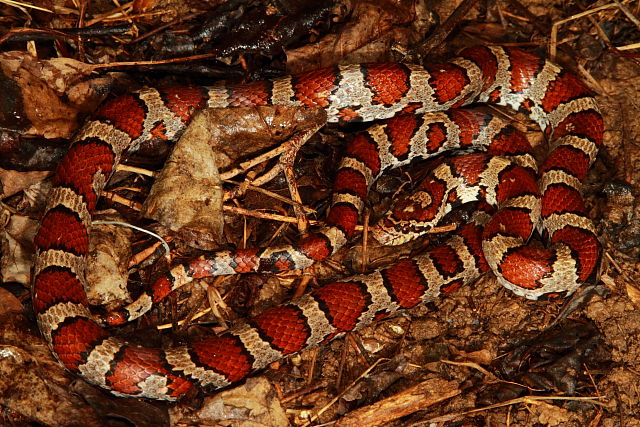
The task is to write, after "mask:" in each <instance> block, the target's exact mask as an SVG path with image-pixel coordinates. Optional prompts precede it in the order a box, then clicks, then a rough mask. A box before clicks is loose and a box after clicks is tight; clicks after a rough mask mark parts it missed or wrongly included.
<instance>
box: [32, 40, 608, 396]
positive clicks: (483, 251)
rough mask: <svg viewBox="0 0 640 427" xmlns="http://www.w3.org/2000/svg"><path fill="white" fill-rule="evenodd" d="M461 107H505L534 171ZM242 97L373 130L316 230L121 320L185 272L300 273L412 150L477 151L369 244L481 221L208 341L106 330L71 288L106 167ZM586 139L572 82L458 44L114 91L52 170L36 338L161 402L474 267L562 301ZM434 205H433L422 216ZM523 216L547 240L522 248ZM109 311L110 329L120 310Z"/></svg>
mask: <svg viewBox="0 0 640 427" xmlns="http://www.w3.org/2000/svg"><path fill="white" fill-rule="evenodd" d="M474 102H487V103H493V104H499V105H505V106H509V107H511V108H513V109H514V110H518V111H522V112H525V113H526V114H528V115H529V116H530V117H531V118H532V119H533V120H534V121H536V122H537V123H538V124H539V126H540V127H541V128H542V130H543V131H544V133H545V135H546V136H547V138H548V139H549V143H550V147H551V150H550V152H549V154H548V156H547V158H546V160H545V161H544V162H543V163H542V165H541V168H540V173H539V175H537V174H536V173H535V163H534V162H533V160H532V158H531V157H530V147H528V144H527V143H526V140H524V139H523V138H522V137H521V136H518V135H519V134H517V133H516V132H515V131H513V129H512V128H510V127H507V126H505V125H504V124H500V123H501V122H500V121H499V120H497V119H495V118H494V117H493V116H491V115H489V114H485V113H481V112H479V111H477V110H466V109H461V110H456V108H458V107H462V106H464V105H467V104H470V103H474ZM259 105H295V106H308V107H321V108H323V109H325V111H326V113H327V117H328V121H329V122H353V121H367V122H368V121H374V120H384V119H386V121H383V122H381V123H380V124H377V125H375V126H374V127H372V128H371V129H369V130H368V131H366V132H363V133H360V134H359V135H358V136H356V137H355V139H354V140H353V141H352V142H351V143H350V144H349V146H348V148H347V152H346V154H345V158H344V160H343V162H342V164H341V167H340V169H339V171H338V174H337V177H336V183H335V186H334V198H333V204H332V208H331V211H330V215H329V218H328V219H327V226H325V227H323V228H321V229H320V230H318V231H316V232H313V233H310V234H309V235H308V236H305V237H303V238H302V239H301V240H300V241H299V242H298V243H297V244H295V245H293V246H284V247H280V248H269V249H263V250H258V249H248V250H242V251H236V252H228V253H216V254H214V255H212V256H210V257H207V258H203V259H198V260H194V261H192V262H190V263H187V264H184V265H179V266H177V267H175V268H174V269H172V270H171V272H169V273H167V274H166V275H164V276H163V277H161V278H160V279H159V280H158V281H156V283H155V284H154V286H153V288H152V289H151V291H150V292H149V294H148V295H147V294H145V295H146V296H145V297H144V298H142V299H141V300H140V301H142V302H140V303H139V304H142V306H144V307H142V306H140V305H139V306H137V307H136V308H134V309H133V310H134V311H135V310H139V311H144V310H146V309H147V308H148V307H147V306H148V305H149V304H150V300H152V299H155V300H159V299H161V298H163V297H164V296H165V295H166V294H168V293H169V292H170V291H171V289H173V288H175V287H177V286H179V285H181V284H183V283H185V282H188V281H190V280H192V279H193V278H197V277H204V276H206V275H212V274H233V273H242V272H249V271H257V272H262V271H282V270H286V269H291V268H303V267H305V266H307V265H310V264H311V263H313V262H315V261H318V260H321V259H324V258H326V257H327V256H330V255H331V254H332V253H334V252H335V251H336V250H337V249H338V248H339V247H341V246H342V245H343V244H345V243H346V241H347V240H348V239H349V238H350V237H352V236H353V234H354V228H355V225H356V222H357V221H358V216H359V213H360V210H361V209H362V206H363V201H364V198H365V197H366V191H367V188H368V186H369V185H370V184H371V182H372V181H373V180H374V179H375V178H377V177H378V176H379V175H380V174H382V173H383V172H384V170H385V169H389V168H391V167H395V166H397V165H399V164H406V163H408V162H409V161H411V160H412V159H413V158H416V157H428V156H432V155H434V154H438V153H441V152H442V151H444V150H448V149H451V148H465V147H470V146H481V147H483V149H484V150H485V151H487V153H488V154H466V155H462V156H459V157H453V158H452V159H449V160H444V161H443V162H442V163H441V164H440V165H439V166H438V167H437V168H436V169H435V170H434V171H433V172H432V173H431V174H430V176H429V177H428V178H427V179H426V180H425V183H424V184H423V185H422V188H421V190H420V191H419V192H418V193H415V194H414V195H412V196H411V197H410V198H409V199H408V200H405V201H402V202H400V203H399V204H398V205H397V209H396V210H395V213H393V214H392V215H391V216H390V217H389V218H387V219H385V220H383V225H386V226H391V230H389V232H388V233H387V232H384V231H376V235H377V237H379V238H380V239H382V240H384V239H387V240H388V241H389V242H390V243H395V241H398V240H403V239H404V238H403V235H404V234H406V233H409V234H411V233H414V232H417V231H419V229H423V228H427V227H429V226H430V225H431V224H432V221H437V219H438V218H440V217H441V216H442V215H443V214H444V213H446V210H447V209H449V208H450V206H454V205H456V204H459V203H463V202H466V201H468V200H472V199H476V198H479V197H480V198H486V199H487V201H489V202H492V203H494V204H496V205H497V206H498V211H497V212H496V213H494V214H493V216H492V217H490V218H489V217H488V215H486V214H484V208H483V209H480V211H479V213H478V214H477V215H476V216H475V220H474V221H473V222H471V223H470V224H468V225H465V226H463V227H461V228H460V229H459V230H458V231H457V233H456V234H455V235H454V236H453V237H451V238H450V239H449V240H448V241H446V242H445V243H444V244H441V245H438V246H435V247H432V248H431V249H429V250H427V251H426V252H425V253H423V254H421V255H419V256H417V257H415V258H406V259H401V260H399V261H397V262H395V263H393V264H392V265H390V266H388V267H386V268H383V269H381V270H378V271H376V272H374V273H371V274H368V275H360V276H354V277H351V278H348V279H345V280H343V281H340V282H333V283H329V284H327V285H325V286H323V287H320V288H318V289H316V290H315V291H314V292H313V293H311V294H309V295H305V296H302V297H300V298H296V299H294V300H292V301H290V302H288V303H286V304H283V305H280V306H277V307H274V308H272V309H269V310H267V311H265V312H263V313H262V314H260V315H258V316H256V317H254V318H252V319H249V320H247V321H246V322H245V323H242V324H240V325H238V326H236V327H234V328H233V329H231V330H230V331H228V332H227V333H225V334H223V335H221V336H211V337H207V338H204V339H199V340H197V341H195V342H190V343H188V344H187V345H184V346H179V347H173V348H169V349H160V348H149V347H144V346H141V345H138V344H135V343H130V342H127V341H125V340H123V339H121V338H118V337H116V336H114V335H113V334H112V333H111V332H110V331H108V330H107V329H105V327H104V326H103V325H102V323H101V322H100V321H99V320H96V318H94V317H93V316H92V314H91V313H90V311H89V308H88V303H87V298H86V294H85V291H84V287H83V285H84V282H85V279H84V272H85V269H86V264H87V252H88V233H89V227H90V223H91V216H92V213H93V212H94V211H95V209H96V205H97V203H98V199H99V197H100V193H101V191H102V189H103V187H104V185H105V183H106V182H107V180H108V179H109V177H110V175H111V173H112V171H113V170H114V167H115V165H116V164H117V163H118V161H119V160H120V158H121V156H122V155H123V154H124V153H125V151H126V150H131V149H135V147H136V146H138V145H139V144H140V143H141V142H142V141H145V140H148V139H150V138H162V139H166V140H175V139H176V138H177V137H178V136H179V135H180V133H181V132H182V131H183V130H184V128H185V127H186V125H187V124H188V123H189V121H190V119H191V117H192V115H193V113H194V111H197V110H199V109H201V108H204V107H207V106H208V107H212V108H226V107H237V106H259ZM432 112H433V113H432ZM602 133H603V125H602V117H601V114H600V112H599V110H598V107H597V105H596V102H595V100H594V99H593V97H592V95H591V92H590V91H589V90H588V89H587V88H586V87H585V86H584V85H583V84H582V83H581V82H580V80H579V79H578V78H577V77H576V76H575V75H573V74H571V73H569V72H567V71H565V70H563V69H561V68H560V67H558V66H556V65H554V64H552V63H550V62H548V61H544V60H541V59H539V58H538V57H536V56H533V55H531V54H529V53H526V52H523V51H520V50H517V49H509V48H500V47H473V48H468V49H465V50H463V51H462V52H461V53H460V55H459V57H457V58H455V59H453V60H451V61H449V62H446V63H442V64H436V65H427V66H425V67H421V66H416V65H410V64H361V65H348V66H340V67H337V68H328V69H321V70H317V71H312V72H308V73H304V74H300V75H296V76H287V77H282V78H277V79H274V80H270V81H261V82H254V83H248V84H240V85H226V86H214V87H209V88H203V87H185V86H183V87H169V88H160V89H154V88H147V89H143V90H141V91H139V92H135V93H129V94H125V95H122V96H119V97H115V98H113V99H111V100H110V101H108V102H106V103H105V104H104V105H103V106H102V107H101V108H100V109H99V111H98V112H97V113H96V114H95V116H94V118H93V119H92V120H91V121H89V122H88V123H87V124H86V125H85V126H84V127H83V128H82V129H81V130H80V132H79V133H78V135H77V136H76V137H75V139H74V142H73V144H72V145H71V147H70V149H69V151H68V153H67V155H66V156H65V157H64V158H63V160H62V161H61V163H60V165H59V166H58V169H57V172H56V174H55V178H54V187H53V189H52V191H51V193H50V195H49V199H48V202H47V206H46V209H45V213H44V216H43V218H42V221H41V225H40V228H39V231H38V233H37V235H36V238H35V245H36V248H37V253H36V260H35V265H34V271H33V307H34V310H35V313H36V316H37V319H38V324H39V327H40V330H41V332H42V335H43V336H44V337H45V339H46V340H47V342H48V343H49V345H50V347H51V349H52V351H53V353H54V354H55V356H56V357H57V358H58V360H59V361H60V362H61V363H62V365H64V366H65V367H66V368H67V369H68V370H69V371H71V372H75V373H78V374H79V375H81V376H82V377H84V378H85V379H86V380H88V381H89V382H91V383H93V384H96V385H99V386H101V387H104V388H106V389H108V390H110V391H111V392H112V393H114V394H116V395H124V396H137V397H145V398H151V399H162V400H176V399H178V398H180V397H182V396H185V395H187V394H191V393H193V392H194V390H196V389H197V387H198V386H201V387H204V388H205V389H209V390H211V389H217V388H220V387H225V386H227V385H230V384H232V383H234V382H237V381H240V380H242V379H243V378H245V377H246V376H247V375H249V374H250V373H252V372H254V371H255V370H257V369H261V368H263V367H265V366H266V365H268V364H269V363H271V362H273V361H275V360H278V359H280V358H282V357H284V356H286V355H288V354H292V353H294V352H298V351H301V350H303V349H305V348H308V347H309V346H312V345H317V344H319V343H323V342H326V341H329V340H331V339H333V338H335V337H337V336H339V335H341V334H343V333H344V332H346V331H351V330H354V329H357V328H360V327H362V326H364V325H366V324H368V323H370V322H371V321H372V320H374V319H377V318H380V317H383V316H387V315H390V314H393V313H394V312H397V311H399V310H403V309H407V308H410V307H414V306H416V305H417V304H420V303H423V302H427V301H432V300H433V299H435V298H437V297H438V296H440V295H441V294H446V293H449V292H452V291H453V290H455V289H457V288H459V287H460V286H461V285H462V284H466V283H470V282H472V281H474V280H475V279H476V278H477V277H478V276H479V275H480V274H482V273H483V272H484V271H487V270H488V269H489V268H490V269H491V270H493V271H494V272H495V273H496V275H497V277H498V279H499V281H500V282H501V283H502V284H503V285H504V286H506V287H507V288H509V289H511V290H513V291H514V292H515V293H516V294H519V295H523V296H525V297H528V298H530V299H537V298H540V297H547V296H550V295H568V294H570V293H572V292H573V291H575V290H576V288H578V287H579V286H580V285H581V284H583V283H585V282H593V281H595V280H596V275H597V269H598V263H599V258H600V245H599V243H598V240H597V236H596V234H595V229H594V225H593V224H592V222H591V221H590V220H589V218H588V216H587V213H586V210H585V207H584V204H583V200H582V196H581V192H580V190H581V185H582V181H583V180H584V179H585V176H586V174H587V172H588V170H589V167H590V166H591V164H592V163H593V161H594V159H595V157H596V155H597V151H598V148H599V146H600V145H601V143H602ZM496 154H497V155H504V156H507V157H506V158H504V157H495V155H496ZM441 199H446V200H447V201H448V202H450V203H449V205H448V206H449V207H446V208H442V207H440V203H439V201H440V200H441ZM483 206H484V205H483ZM409 214H411V215H415V218H414V217H411V215H409ZM417 217H420V219H419V221H420V223H418V219H417ZM538 217H540V218H541V221H540V224H541V230H543V234H544V235H545V236H546V237H547V238H548V241H549V245H548V247H547V248H542V247H540V246H527V245H526V241H527V239H528V238H529V236H530V234H531V233H532V231H533V229H534V228H535V227H536V226H538ZM485 222H486V225H484V226H480V225H481V224H483V223H485ZM119 316H121V317H118V318H116V319H115V320H114V319H111V320H112V322H111V323H114V324H117V323H119V321H121V320H123V318H133V317H135V313H133V312H131V311H127V310H125V311H124V312H121V313H120V314H119ZM125 320H126V319H125Z"/></svg>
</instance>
